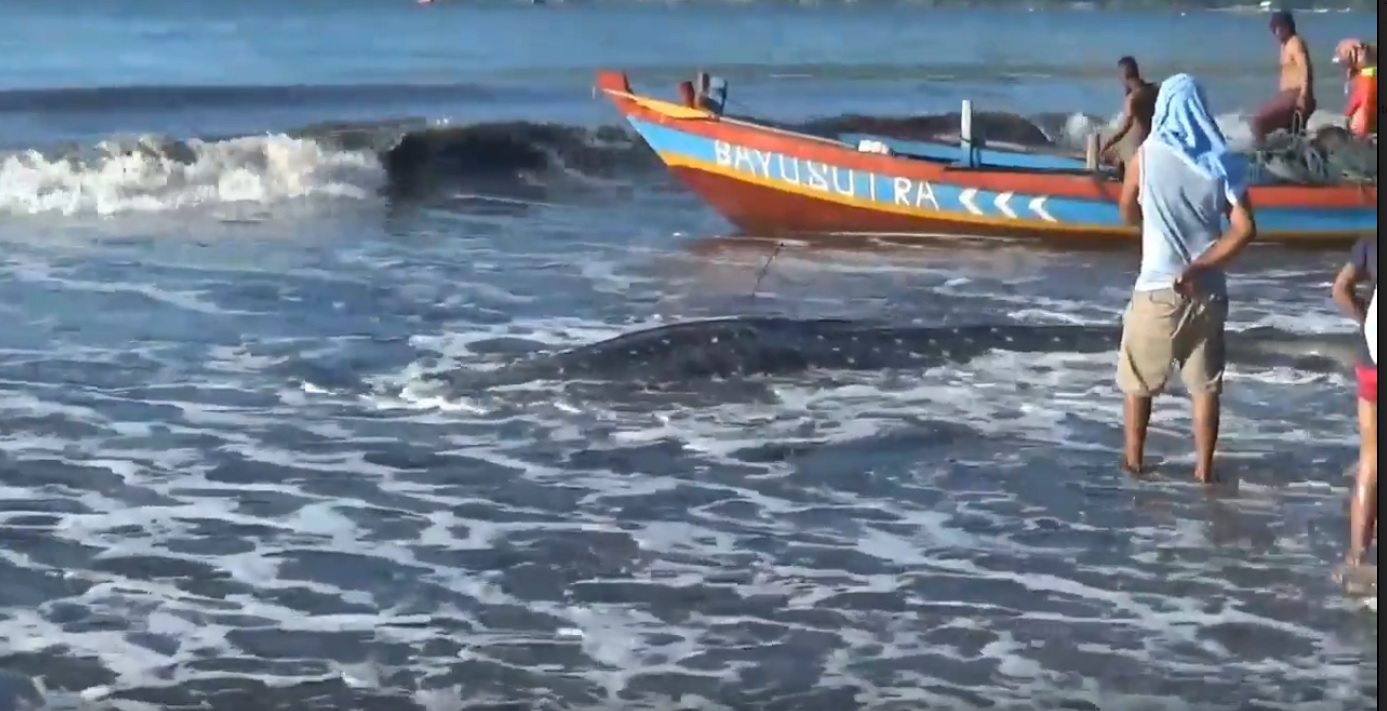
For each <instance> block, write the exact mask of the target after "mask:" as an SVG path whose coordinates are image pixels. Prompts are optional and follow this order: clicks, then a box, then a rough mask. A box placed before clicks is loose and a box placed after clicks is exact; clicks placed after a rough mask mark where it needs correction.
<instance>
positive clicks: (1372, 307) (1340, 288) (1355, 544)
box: [1332, 237, 1377, 568]
mask: <svg viewBox="0 0 1387 711" xmlns="http://www.w3.org/2000/svg"><path fill="white" fill-rule="evenodd" d="M1360 284H1368V285H1370V288H1371V289H1372V297H1371V298H1370V299H1364V298H1363V297H1362V296H1360V295H1359V293H1358V291H1357V287H1358V286H1359V285H1360ZM1332 293H1333V295H1334V302H1335V303H1336V304H1338V305H1339V307H1340V308H1342V309H1343V310H1344V312H1345V313H1347V314H1348V315H1349V317H1350V318H1352V319H1353V321H1354V323H1356V324H1358V326H1359V328H1360V329H1362V331H1363V341H1364V344H1363V350H1362V353H1361V354H1360V355H1359V358H1358V364H1357V365H1356V366H1355V367H1354V374H1355V376H1356V379H1357V381H1358V387H1357V390H1358V437H1359V440H1358V473H1357V475H1356V476H1355V477H1354V486H1353V495H1352V498H1351V500H1350V503H1349V537H1348V552H1347V554H1346V555H1345V563H1346V564H1347V565H1348V566H1349V567H1350V568H1352V567H1356V566H1358V565H1361V564H1362V563H1363V559H1364V557H1365V556H1366V554H1367V550H1368V546H1369V545H1371V544H1372V541H1373V538H1374V537H1375V534H1376V532H1377V237H1364V238H1363V239H1361V240H1359V241H1358V243H1357V244H1355V245H1353V251H1352V252H1351V253H1350V256H1349V261H1348V263H1346V264H1344V266H1343V268H1341V269H1340V270H1339V274H1338V276H1337V277H1335V279H1334V287H1333V291H1332Z"/></svg>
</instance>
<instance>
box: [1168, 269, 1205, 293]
mask: <svg viewBox="0 0 1387 711" xmlns="http://www.w3.org/2000/svg"><path fill="white" fill-rule="evenodd" d="M1203 270H1204V269H1203V267H1199V266H1196V265H1193V264H1191V265H1190V266H1188V267H1185V271H1183V272H1181V273H1180V276H1178V277H1176V279H1175V293H1177V294H1179V295H1181V296H1183V297H1185V298H1186V299H1192V298H1194V294H1195V291H1196V289H1195V285H1194V284H1195V281H1197V279H1198V277H1199V272H1201V271H1203Z"/></svg>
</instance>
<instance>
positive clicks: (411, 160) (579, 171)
mask: <svg viewBox="0 0 1387 711" xmlns="http://www.w3.org/2000/svg"><path fill="white" fill-rule="evenodd" d="M360 89H361V88H360V87H354V90H360ZM387 89H389V91H408V90H409V89H408V88H399V87H396V88H380V90H381V91H382V92H385V91H387ZM415 89H416V90H418V88H417V87H416V88H415ZM431 90H434V91H445V92H473V91H481V90H480V89H475V88H470V87H462V86H458V87H444V88H438V87H435V88H433V89H431ZM135 91H136V94H137V96H136V98H137V99H139V101H142V102H144V103H145V104H147V105H149V106H151V107H152V106H156V105H160V104H161V102H164V101H166V100H168V97H170V96H177V95H176V94H165V93H161V91H163V90H159V89H141V90H135ZM170 91H171V90H170ZM291 91H296V90H292V89H288V88H285V89H278V88H255V89H253V88H245V89H244V90H226V89H222V90H218V92H213V93H210V94H209V96H210V97H211V98H215V99H217V100H218V101H224V102H229V103H227V105H228V106H232V105H235V104H236V102H242V103H245V102H250V103H252V104H253V103H257V102H261V103H263V102H271V101H275V100H279V99H282V98H283V96H284V92H291ZM302 91H310V90H309V89H303V90H302ZM321 91H324V92H327V94H328V95H329V96H331V95H332V94H331V91H330V90H328V89H322V90H321ZM61 96H62V97H63V98H61V99H59V98H54V97H53V96H50V95H47V94H43V93H34V92H30V93H29V94H17V93H7V94H0V110H4V109H6V108H9V109H11V110H14V109H16V108H17V107H21V106H23V107H30V108H32V107H34V106H40V107H47V108H49V109H52V108H55V106H54V102H58V103H62V104H63V105H64V106H65V107H66V108H65V109H64V110H81V111H87V110H90V111H99V110H101V108H102V107H104V106H107V105H110V104H111V103H112V102H114V101H116V98H115V97H114V96H113V95H111V94H109V93H108V92H107V90H99V89H94V90H90V91H88V92H86V93H82V92H78V93H71V92H65V93H63V94H62V95H61ZM204 98H207V97H204ZM320 98H321V97H320ZM121 100H122V101H128V97H126V98H124V99H121ZM344 100H345V99H344ZM1223 122H1224V124H1225V128H1226V129H1227V130H1228V131H1229V132H1230V135H1231V136H1233V137H1234V138H1235V140H1236V138H1237V137H1239V136H1245V135H1246V133H1247V131H1246V127H1245V123H1244V122H1243V121H1242V119H1241V118H1239V117H1237V116H1233V115H1230V116H1227V117H1225V119H1224V121H1223ZM975 123H977V124H980V125H981V127H982V129H983V130H984V131H985V132H986V133H987V135H989V136H992V137H994V138H996V139H997V140H1003V141H1007V142H1010V143H1017V144H1022V145H1029V146H1042V145H1058V146H1060V147H1066V148H1078V147H1080V146H1081V145H1082V140H1083V136H1085V135H1087V134H1088V133H1089V132H1091V131H1092V130H1093V129H1094V128H1095V127H1101V126H1103V125H1105V124H1106V123H1107V122H1106V121H1105V120H1103V119H1101V118H1098V117H1094V116H1088V115H1084V114H1077V113H1076V114H1056V113H1052V114H1041V115H1037V116H1030V117H1026V116H1019V115H1015V114H1005V113H985V114H980V115H979V116H977V117H976V118H975ZM957 125H958V117H957V114H935V115H928V116H912V117H872V116H857V115H846V116H838V117H830V118H823V119H817V120H813V121H810V122H808V123H807V124H803V125H801V126H800V128H802V129H804V130H808V131H811V132H818V133H827V134H833V133H841V132H862V133H880V134H888V135H894V136H898V137H914V138H926V137H946V136H948V135H949V134H951V133H953V132H954V131H955V130H956V127H957ZM1372 158H1373V159H1374V161H1373V162H1375V158H1376V156H1375V155H1373V156H1372ZM651 176H663V171H662V170H661V168H660V164H659V161H658V159H657V158H656V157H655V156H654V154H653V153H652V152H651V151H650V150H649V149H648V148H646V147H645V146H644V145H643V144H642V143H641V142H640V140H639V139H638V138H637V137H636V136H635V135H634V134H633V133H632V132H630V131H628V130H627V129H626V128H625V127H622V126H614V125H609V126H601V127H595V128H593V127H584V126H576V125H565V124H554V123H533V122H525V121H509V122H488V123H474V124H468V125H450V124H446V123H441V124H440V123H431V122H428V121H425V120H422V119H400V120H393V121H385V122H371V123H321V124H315V125H311V126H306V127H302V128H300V129H298V130H291V131H286V132H282V133H266V134H261V135H245V136H229V137H225V136H224V137H205V138H192V139H179V138H172V137H167V136H158V135H144V136H129V137H113V138H110V139H107V140H104V141H101V142H100V143H97V144H95V145H85V146H80V145H79V146H73V145H60V146H49V147H41V148H29V149H21V150H11V151H6V152H0V214H8V215H36V214H59V215H115V214H121V213H131V212H161V211H169V210H181V209H194V208H199V207H211V206H217V205H226V204H258V205H269V204H274V203H279V202H284V201H289V200H302V199H358V200H363V199H377V198H380V197H385V198H389V199H392V200H424V199H431V198H440V197H441V198H455V197H478V196H480V197H498V198H503V199H507V200H520V201H562V200H564V199H566V198H571V197H572V196H574V195H590V194H591V193H592V191H593V190H600V189H604V188H611V187H612V186H614V185H625V184H630V183H632V182H634V181H635V180H636V179H637V178H650V177H651ZM656 179H657V180H658V179H662V178H658V177H657V178H656Z"/></svg>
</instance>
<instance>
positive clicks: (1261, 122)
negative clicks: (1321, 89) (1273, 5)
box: [1252, 10, 1315, 144]
mask: <svg viewBox="0 0 1387 711" xmlns="http://www.w3.org/2000/svg"><path fill="white" fill-rule="evenodd" d="M1268 26H1269V27H1270V28H1271V33H1272V35H1273V36H1274V37H1276V40H1277V41H1278V42H1280V43H1281V81H1280V83H1279V84H1278V87H1279V88H1278V90H1277V93H1276V98H1274V99H1272V100H1271V101H1269V102H1267V104H1266V105H1265V106H1263V107H1262V110H1261V111H1259V112H1257V117H1256V118H1254V119H1253V120H1252V137H1253V138H1254V139H1255V140H1256V141H1257V143H1259V144H1260V143H1262V142H1263V141H1264V140H1265V139H1266V137H1267V135H1268V134H1271V133H1273V132H1275V131H1277V130H1286V131H1290V130H1293V129H1294V128H1296V127H1297V126H1298V127H1299V128H1300V129H1302V130H1304V128H1305V122H1306V121H1308V120H1309V119H1310V114H1313V113H1315V74H1314V68H1313V67H1312V66H1311V65H1310V50H1309V49H1308V48H1307V47H1306V46H1305V40H1304V39H1302V38H1301V36H1300V35H1299V34H1297V33H1296V27H1295V18H1294V17H1292V16H1291V13H1289V12H1286V11H1284V10H1282V11H1279V12H1274V13H1272V15H1271V21H1270V22H1269V23H1268Z"/></svg>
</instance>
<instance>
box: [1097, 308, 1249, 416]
mask: <svg viewBox="0 0 1387 711" xmlns="http://www.w3.org/2000/svg"><path fill="white" fill-rule="evenodd" d="M1227 320H1228V300H1227V299H1226V298H1224V297H1209V296H1195V297H1194V298H1192V299H1187V298H1185V297H1183V296H1180V295H1179V294H1177V293H1176V292H1175V290H1174V289H1160V290H1157V291H1138V292H1136V293H1134V294H1132V302H1131V303H1130V304H1128V305H1127V312H1126V313H1125V314H1123V316H1122V345H1121V346H1120V347H1119V348H1118V355H1117V385H1118V387H1119V388H1121V389H1122V392H1124V393H1126V394H1128V395H1144V396H1147V397H1150V396H1152V395H1156V394H1159V393H1160V392H1161V391H1163V390H1165V385H1166V381H1167V380H1168V379H1169V378H1170V366H1171V364H1172V363H1173V364H1175V365H1177V366H1179V368H1180V379H1181V380H1182V381H1184V383H1185V389H1186V390H1188V391H1189V392H1190V394H1191V395H1195V394H1200V393H1217V392H1220V391H1221V390H1222V388H1223V365H1224V354H1223V327H1224V323H1225V322H1226V321H1227Z"/></svg>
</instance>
